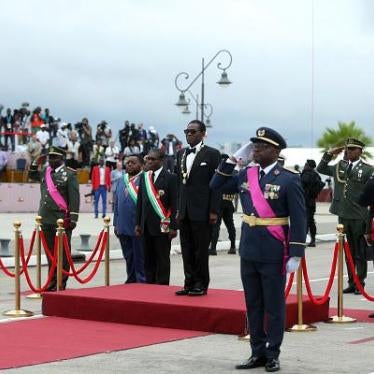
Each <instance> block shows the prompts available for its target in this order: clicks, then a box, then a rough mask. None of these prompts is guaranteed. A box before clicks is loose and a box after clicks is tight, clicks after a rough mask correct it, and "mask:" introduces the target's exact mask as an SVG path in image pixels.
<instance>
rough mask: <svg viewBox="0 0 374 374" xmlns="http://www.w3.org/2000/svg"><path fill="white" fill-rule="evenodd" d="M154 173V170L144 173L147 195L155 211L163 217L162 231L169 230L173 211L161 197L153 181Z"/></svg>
mask: <svg viewBox="0 0 374 374" xmlns="http://www.w3.org/2000/svg"><path fill="white" fill-rule="evenodd" d="M152 174H153V172H152V171H147V172H145V173H144V181H145V187H146V190H147V196H148V199H149V201H150V202H151V205H152V207H153V209H154V211H155V212H156V214H157V215H158V216H159V217H160V219H161V222H160V224H161V231H162V232H167V231H168V229H169V224H170V215H171V212H170V210H166V209H165V207H164V204H163V203H162V201H161V199H160V195H159V193H158V190H157V188H156V187H155V185H154V183H153V180H152Z"/></svg>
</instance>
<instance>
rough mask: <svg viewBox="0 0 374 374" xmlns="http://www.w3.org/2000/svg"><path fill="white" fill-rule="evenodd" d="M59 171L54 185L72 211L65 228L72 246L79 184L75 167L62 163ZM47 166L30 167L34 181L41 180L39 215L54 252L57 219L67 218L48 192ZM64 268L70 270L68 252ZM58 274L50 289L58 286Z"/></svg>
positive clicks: (54, 176)
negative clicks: (41, 167) (69, 223)
mask: <svg viewBox="0 0 374 374" xmlns="http://www.w3.org/2000/svg"><path fill="white" fill-rule="evenodd" d="M56 170H57V171H55V172H52V175H51V176H52V180H53V183H54V185H55V186H56V187H57V189H58V191H59V193H60V194H61V196H62V197H63V198H64V200H65V201H66V203H67V206H68V211H69V212H70V219H71V226H70V227H69V228H65V230H66V235H67V237H68V242H69V247H70V248H71V234H72V230H73V228H75V226H76V223H77V221H78V214H79V184H78V179H77V176H76V173H75V171H74V170H73V169H70V168H68V167H66V166H65V165H62V166H61V167H59V168H57V169H56ZM45 174H46V168H43V169H42V170H41V171H38V166H37V165H34V164H32V165H31V167H30V172H29V177H30V179H32V180H34V181H38V182H40V193H41V198H40V205H39V215H40V216H41V217H42V230H43V232H44V234H45V237H46V241H47V245H48V248H49V250H50V252H51V253H52V252H53V248H54V241H55V236H56V226H57V224H56V221H57V220H58V219H60V218H61V219H64V218H65V212H64V211H63V210H61V209H60V208H59V207H58V206H57V204H56V203H55V202H54V200H53V199H52V197H51V195H50V194H49V192H48V189H47V184H46V180H45ZM47 258H48V264H49V267H51V261H50V259H49V257H48V256H47ZM63 268H64V269H65V270H66V271H69V270H70V266H69V263H68V260H67V258H66V254H65V252H64V256H63ZM56 275H57V272H56V271H55V273H54V276H53V278H52V280H51V283H50V284H49V287H48V289H54V288H56V284H57V283H56V282H57V279H56ZM67 279H68V276H66V275H64V276H63V280H62V282H63V284H62V286H63V288H65V287H66V282H67Z"/></svg>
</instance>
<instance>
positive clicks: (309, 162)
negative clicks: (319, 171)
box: [305, 160, 317, 169]
mask: <svg viewBox="0 0 374 374" xmlns="http://www.w3.org/2000/svg"><path fill="white" fill-rule="evenodd" d="M305 163H306V164H308V165H309V167H311V168H312V169H314V168H315V167H316V166H317V164H316V162H315V161H314V160H306V162H305Z"/></svg>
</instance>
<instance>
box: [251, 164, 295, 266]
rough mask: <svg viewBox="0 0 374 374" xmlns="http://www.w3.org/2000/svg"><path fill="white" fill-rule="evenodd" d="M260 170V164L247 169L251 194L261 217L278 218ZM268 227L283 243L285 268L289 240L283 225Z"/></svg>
mask: <svg viewBox="0 0 374 374" xmlns="http://www.w3.org/2000/svg"><path fill="white" fill-rule="evenodd" d="M258 171H259V168H258V166H253V167H249V168H248V169H247V182H248V190H249V192H250V194H251V198H252V203H253V206H254V208H255V210H256V212H257V214H258V216H259V217H260V218H276V214H275V213H274V211H273V209H272V208H271V206H270V204H269V203H268V201H267V200H266V199H265V197H264V195H263V193H262V190H261V187H260V183H259V179H258ZM266 229H267V230H268V231H269V233H270V234H271V235H272V236H273V237H274V238H275V239H278V240H280V241H281V242H282V243H283V247H284V255H283V265H284V269H285V264H286V262H287V259H288V257H287V256H288V240H287V239H286V235H285V233H284V230H283V227H282V226H281V225H274V226H266Z"/></svg>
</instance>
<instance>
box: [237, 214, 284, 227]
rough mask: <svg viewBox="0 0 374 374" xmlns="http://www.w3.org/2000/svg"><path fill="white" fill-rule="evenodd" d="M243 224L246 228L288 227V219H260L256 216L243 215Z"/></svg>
mask: <svg viewBox="0 0 374 374" xmlns="http://www.w3.org/2000/svg"><path fill="white" fill-rule="evenodd" d="M242 219H243V222H245V223H246V224H247V225H248V226H250V227H252V226H279V225H281V226H283V225H288V217H276V218H260V217H256V216H248V215H246V214H243V216H242Z"/></svg>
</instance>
